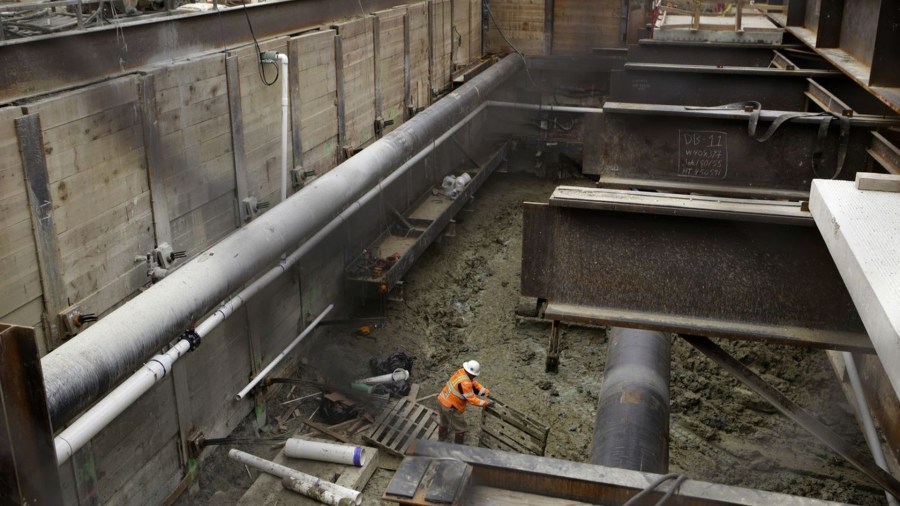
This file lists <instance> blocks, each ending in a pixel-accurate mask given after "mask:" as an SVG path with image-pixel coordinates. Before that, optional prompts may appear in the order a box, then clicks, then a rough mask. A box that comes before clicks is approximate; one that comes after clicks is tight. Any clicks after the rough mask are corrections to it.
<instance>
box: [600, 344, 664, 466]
mask: <svg viewBox="0 0 900 506" xmlns="http://www.w3.org/2000/svg"><path fill="white" fill-rule="evenodd" d="M670 358H671V355H670V342H669V335H668V334H666V333H663V332H651V331H647V330H636V329H626V328H619V327H613V328H612V329H610V333H609V347H608V348H607V353H606V369H605V370H604V372H603V387H602V388H601V389H600V403H599V406H598V408H597V419H596V422H595V424H594V439H593V442H592V444H591V463H592V464H598V465H602V466H608V467H618V468H620V469H630V470H633V471H644V472H650V473H659V474H663V473H666V472H668V469H669V362H670Z"/></svg>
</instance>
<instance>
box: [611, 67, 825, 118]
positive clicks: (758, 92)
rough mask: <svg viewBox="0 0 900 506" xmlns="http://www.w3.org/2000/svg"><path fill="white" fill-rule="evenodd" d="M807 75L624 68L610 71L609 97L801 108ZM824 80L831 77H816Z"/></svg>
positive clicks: (640, 101) (618, 100)
mask: <svg viewBox="0 0 900 506" xmlns="http://www.w3.org/2000/svg"><path fill="white" fill-rule="evenodd" d="M808 77H809V76H808V75H803V74H796V75H792V74H786V72H784V71H782V72H781V73H780V74H768V75H766V74H763V75H741V74H715V73H700V72H682V71H666V72H663V71H646V70H623V71H613V72H612V73H611V74H610V97H609V99H610V100H611V101H617V102H635V103H639V104H679V105H695V106H707V107H708V106H718V105H722V104H730V103H732V102H746V101H748V100H754V101H757V102H760V103H761V104H762V106H763V107H764V108H766V109H778V110H790V111H802V110H803V109H804V105H805V97H804V96H803V92H804V91H806V85H807V83H806V79H807V78H808ZM818 79H823V80H824V81H825V82H827V81H828V80H829V79H833V77H825V78H821V77H820V78H818Z"/></svg>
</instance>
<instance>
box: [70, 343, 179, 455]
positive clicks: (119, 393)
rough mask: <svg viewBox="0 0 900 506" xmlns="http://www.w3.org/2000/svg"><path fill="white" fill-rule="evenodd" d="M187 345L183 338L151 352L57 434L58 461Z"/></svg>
mask: <svg viewBox="0 0 900 506" xmlns="http://www.w3.org/2000/svg"><path fill="white" fill-rule="evenodd" d="M190 348H191V344H190V343H189V342H188V341H187V340H186V339H182V340H180V341H178V343H176V344H175V346H173V347H172V348H171V349H169V351H167V352H165V353H162V354H159V355H156V356H154V357H153V358H151V359H150V360H149V361H148V362H147V363H146V364H144V366H143V367H142V368H141V369H139V370H138V372H136V373H135V374H133V375H132V376H131V377H130V378H128V379H127V380H125V381H124V382H123V383H122V384H121V385H119V386H118V387H117V388H116V389H115V390H113V391H112V392H110V393H109V395H107V396H106V397H104V398H103V399H101V400H100V402H98V403H97V404H95V405H94V407H92V408H91V409H90V410H89V411H88V412H87V413H85V414H84V415H83V416H81V417H80V418H79V419H78V420H76V421H75V423H73V424H72V425H70V426H68V427H67V428H66V430H64V431H62V432H61V433H60V434H59V435H58V436H56V438H55V440H54V443H55V445H56V462H57V465H61V464H62V463H64V462H65V461H67V460H69V458H70V457H71V456H72V455H73V454H74V453H75V452H76V451H78V450H79V449H80V448H81V447H83V446H84V445H85V444H87V442H88V441H90V440H91V438H93V437H94V436H96V435H97V433H98V432H100V431H101V430H102V429H103V428H104V427H106V426H107V425H109V423H110V422H112V421H113V420H115V418H116V417H117V416H119V415H120V414H122V412H123V411H125V410H126V409H127V408H128V406H131V405H132V404H133V403H134V401H136V400H137V399H139V398H140V397H141V395H143V394H144V392H146V391H147V390H149V389H150V387H152V386H153V385H155V384H156V383H157V382H159V381H161V380H162V379H163V378H165V377H166V376H167V375H168V374H169V372H171V371H172V364H174V363H175V361H176V360H178V359H179V358H181V357H182V356H184V354H185V353H187V352H188V350H189V349H190Z"/></svg>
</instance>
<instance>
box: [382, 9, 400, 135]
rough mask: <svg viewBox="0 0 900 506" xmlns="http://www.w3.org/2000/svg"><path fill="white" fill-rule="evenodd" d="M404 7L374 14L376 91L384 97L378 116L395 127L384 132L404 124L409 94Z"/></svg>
mask: <svg viewBox="0 0 900 506" xmlns="http://www.w3.org/2000/svg"><path fill="white" fill-rule="evenodd" d="M405 14H406V9H405V8H396V9H391V10H387V11H380V12H376V13H375V21H376V23H378V41H379V47H378V51H377V53H378V61H377V62H376V67H377V73H376V75H375V79H376V82H377V83H378V84H377V86H376V88H377V90H376V91H377V92H379V93H380V94H381V97H380V100H379V104H380V108H381V109H380V110H379V111H377V112H378V114H379V115H380V116H381V117H382V118H383V119H384V120H385V121H386V122H388V121H392V122H393V124H392V125H389V126H387V127H385V129H384V133H388V132H390V131H391V130H393V129H395V128H397V127H398V126H400V124H401V123H403V96H404V93H405V92H406V78H405V75H406V74H405V70H404V57H405V55H404V29H403V17H404V15H405Z"/></svg>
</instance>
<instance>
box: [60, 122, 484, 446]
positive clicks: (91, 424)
mask: <svg viewBox="0 0 900 506" xmlns="http://www.w3.org/2000/svg"><path fill="white" fill-rule="evenodd" d="M485 107H486V104H482V105H481V106H480V107H478V108H477V109H476V110H475V111H473V112H472V113H471V114H469V115H468V116H466V117H465V118H464V119H463V120H462V121H460V122H459V123H457V124H456V125H454V126H453V127H452V128H450V129H449V130H448V131H447V132H446V134H445V135H442V136H441V137H439V138H438V139H436V140H435V142H433V143H431V144H428V145H427V146H426V147H425V148H424V149H423V150H422V151H424V153H420V154H417V155H416V156H415V157H413V158H412V159H410V160H409V161H408V162H407V163H405V164H403V166H401V167H400V170H397V171H395V172H393V173H391V175H390V176H388V177H387V178H385V179H384V181H382V182H381V183H379V184H378V185H376V186H375V187H374V188H372V189H371V190H369V191H368V192H367V193H366V194H365V195H363V197H362V198H360V199H359V200H358V201H357V202H356V203H355V205H353V206H350V207H349V208H347V209H346V210H344V211H343V212H342V213H341V214H339V215H338V216H337V217H336V218H335V219H333V220H331V221H330V222H329V223H328V225H326V226H325V227H324V228H322V229H321V230H319V231H318V232H317V233H316V234H315V235H314V236H313V237H312V238H310V239H309V240H308V241H306V242H304V243H303V245H302V246H301V247H299V248H297V249H296V250H295V251H294V252H293V253H291V254H290V255H288V256H287V257H286V258H285V259H283V260H282V261H281V262H279V263H278V265H276V266H275V267H273V268H271V269H269V270H268V271H267V272H266V273H265V274H263V275H262V276H260V277H258V278H257V279H256V280H254V281H253V282H252V283H250V284H249V285H247V286H246V287H245V288H244V289H243V290H241V291H240V292H238V293H237V294H236V295H234V296H233V297H232V298H231V299H229V300H228V301H226V302H224V303H223V304H222V305H221V306H219V307H218V309H216V310H215V311H214V312H213V313H212V314H211V315H209V317H207V318H206V319H205V320H203V321H202V322H201V323H200V324H199V325H197V327H196V328H195V329H194V332H196V333H197V335H198V336H200V337H201V338H204V337H206V336H207V335H209V333H210V332H212V331H213V329H215V328H216V327H217V326H218V325H219V324H221V323H222V322H224V321H225V320H226V319H228V317H229V316H231V315H232V314H234V312H235V311H237V310H238V309H240V308H241V307H243V305H244V304H245V303H246V302H247V301H248V300H250V299H251V298H252V297H253V296H254V295H256V294H257V293H259V292H260V291H261V290H262V289H263V288H265V287H266V286H268V285H269V284H270V283H271V282H272V281H274V280H275V279H277V278H278V276H280V275H281V274H282V273H284V272H285V271H287V270H288V269H289V268H291V267H292V266H293V265H294V264H296V263H297V262H298V261H300V259H301V258H303V256H305V255H306V254H307V253H309V252H310V251H311V250H312V249H313V248H314V247H316V245H318V244H319V243H320V242H321V241H322V240H323V239H324V238H325V237H328V235H329V234H331V233H332V232H334V231H335V230H337V228H338V227H339V226H340V225H341V224H342V223H344V222H345V221H346V220H347V219H349V217H350V216H351V215H352V214H353V213H354V212H355V211H356V210H357V209H359V208H360V207H363V206H365V205H366V204H368V203H369V202H371V201H372V200H373V199H375V198H376V197H377V196H378V195H379V194H381V192H382V191H383V190H384V187H386V186H389V185H390V184H392V183H393V182H394V181H396V180H397V179H399V178H400V176H401V175H402V174H403V173H404V171H405V170H406V169H407V168H409V167H411V166H412V165H414V164H416V163H418V162H420V161H421V160H422V159H423V158H424V157H425V156H427V155H428V154H429V153H431V152H432V151H434V149H435V148H436V147H437V146H440V145H441V144H443V143H444V142H445V141H446V140H447V139H448V138H450V136H451V135H453V134H454V133H456V132H457V131H458V130H459V129H460V128H462V127H463V126H464V125H465V124H466V123H468V122H469V121H470V120H471V119H472V118H473V117H475V116H476V115H477V114H479V113H481V112H482V111H483V110H484V109H485ZM176 348H177V349H183V350H184V351H182V352H181V353H180V354H178V355H177V356H174V355H173V356H172V363H174V362H175V361H177V360H178V359H179V358H181V357H182V356H184V354H185V353H186V352H187V350H188V349H189V348H190V343H188V342H187V341H186V340H181V341H179V342H178V344H176V345H175V347H174V348H172V350H169V352H168V353H167V354H171V353H172V352H173V350H175V349H176ZM157 358H158V357H154V358H153V359H151V361H153V360H155V359H157ZM148 364H149V363H148ZM148 367H154V366H152V365H145V366H144V368H142V369H140V370H138V372H136V373H135V374H134V375H133V376H132V377H131V378H129V379H128V380H126V381H124V382H123V383H122V384H121V385H120V386H119V387H117V388H116V389H115V390H113V391H112V392H110V393H109V394H108V395H107V396H106V397H105V398H104V399H103V400H102V401H100V402H98V403H97V404H96V405H94V406H93V407H92V408H91V409H89V410H88V411H86V412H85V413H84V414H83V415H82V416H81V417H79V419H78V421H76V422H75V423H73V424H72V425H71V426H70V427H69V428H67V429H66V431H65V432H63V433H62V434H60V435H59V436H57V438H56V448H57V451H56V454H57V461H58V463H59V464H62V463H63V462H66V461H67V460H68V459H69V458H70V457H71V456H72V455H73V454H74V453H75V452H77V451H78V450H79V449H81V448H82V447H83V446H84V445H85V444H87V442H88V441H90V440H91V439H92V438H93V437H94V436H96V435H97V434H98V433H99V432H100V431H101V430H103V428H105V427H106V426H107V425H109V424H110V423H111V422H112V421H113V420H115V418H116V417H117V416H118V415H120V414H122V412H123V411H125V410H126V409H127V408H128V406H130V405H131V404H133V403H134V402H135V401H137V399H139V398H140V397H141V395H143V394H144V393H146V392H147V390H150V388H151V387H152V386H153V385H154V384H156V383H157V382H158V381H160V380H162V379H163V378H164V377H165V375H162V376H154V375H152V374H150V375H148ZM167 370H168V371H171V366H169V367H168V368H167ZM152 378H156V379H152Z"/></svg>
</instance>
